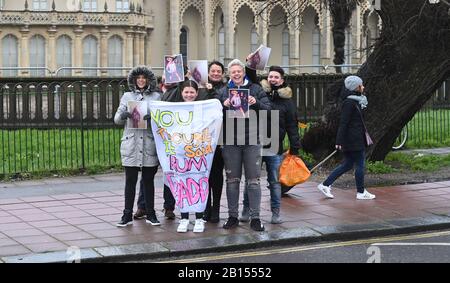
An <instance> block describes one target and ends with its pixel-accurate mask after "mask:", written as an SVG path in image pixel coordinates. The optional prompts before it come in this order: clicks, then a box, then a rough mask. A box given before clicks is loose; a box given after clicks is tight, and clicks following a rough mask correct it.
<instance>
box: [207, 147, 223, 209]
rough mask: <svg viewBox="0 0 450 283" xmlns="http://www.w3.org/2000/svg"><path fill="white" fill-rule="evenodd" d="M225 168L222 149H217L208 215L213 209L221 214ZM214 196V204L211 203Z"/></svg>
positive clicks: (210, 181) (212, 167) (212, 168)
mask: <svg viewBox="0 0 450 283" xmlns="http://www.w3.org/2000/svg"><path fill="white" fill-rule="evenodd" d="M223 168H224V162H223V157H222V149H221V148H220V147H217V148H216V152H215V153H214V159H213V163H212V166H211V173H210V174H209V194H208V202H207V204H206V213H207V214H210V213H211V209H212V208H213V210H214V209H215V210H216V213H218V212H219V208H220V199H221V197H222V187H223ZM211 195H212V203H211Z"/></svg>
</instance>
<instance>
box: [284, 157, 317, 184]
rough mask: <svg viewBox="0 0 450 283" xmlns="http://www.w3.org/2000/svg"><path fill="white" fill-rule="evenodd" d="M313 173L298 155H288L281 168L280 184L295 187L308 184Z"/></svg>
mask: <svg viewBox="0 0 450 283" xmlns="http://www.w3.org/2000/svg"><path fill="white" fill-rule="evenodd" d="M309 176H311V172H310V171H309V169H308V167H306V165H305V163H304V162H303V160H302V159H301V158H300V157H298V156H297V155H292V154H289V153H287V154H286V156H285V158H284V159H283V162H282V163H281V166H280V183H281V184H283V185H285V186H295V185H297V184H301V183H304V182H306V181H307V180H308V179H309Z"/></svg>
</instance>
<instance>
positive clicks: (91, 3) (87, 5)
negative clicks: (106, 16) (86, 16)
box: [83, 0, 97, 12]
mask: <svg viewBox="0 0 450 283" xmlns="http://www.w3.org/2000/svg"><path fill="white" fill-rule="evenodd" d="M83 11H84V12H97V0H84V1H83Z"/></svg>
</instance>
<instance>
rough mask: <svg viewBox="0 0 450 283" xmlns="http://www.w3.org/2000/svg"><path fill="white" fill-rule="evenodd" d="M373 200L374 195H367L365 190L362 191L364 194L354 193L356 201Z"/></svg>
mask: <svg viewBox="0 0 450 283" xmlns="http://www.w3.org/2000/svg"><path fill="white" fill-rule="evenodd" d="M374 198H375V195H373V194H371V193H369V192H368V191H366V190H364V193H356V199H360V200H370V199H374Z"/></svg>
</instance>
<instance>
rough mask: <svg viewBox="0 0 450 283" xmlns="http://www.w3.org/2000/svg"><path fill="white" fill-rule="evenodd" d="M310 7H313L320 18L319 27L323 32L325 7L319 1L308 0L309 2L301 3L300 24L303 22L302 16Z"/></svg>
mask: <svg viewBox="0 0 450 283" xmlns="http://www.w3.org/2000/svg"><path fill="white" fill-rule="evenodd" d="M308 7H311V8H313V9H314V10H315V11H316V13H317V17H318V26H319V29H320V31H321V32H322V30H323V14H324V7H323V4H322V3H321V2H320V1H319V0H308V1H303V2H302V3H301V6H300V9H299V15H300V23H301V22H303V20H302V16H301V15H302V14H303V13H304V12H305V10H306V9H307V8H308Z"/></svg>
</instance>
